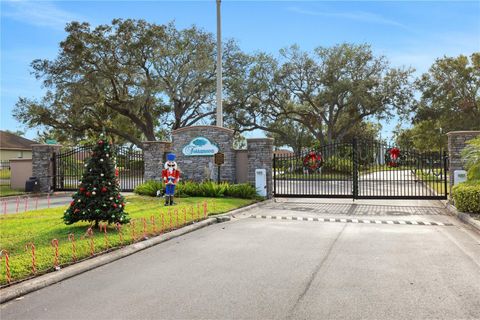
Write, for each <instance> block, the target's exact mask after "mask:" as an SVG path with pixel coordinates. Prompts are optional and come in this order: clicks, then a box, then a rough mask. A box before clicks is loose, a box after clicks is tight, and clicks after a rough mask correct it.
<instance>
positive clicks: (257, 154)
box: [247, 138, 273, 198]
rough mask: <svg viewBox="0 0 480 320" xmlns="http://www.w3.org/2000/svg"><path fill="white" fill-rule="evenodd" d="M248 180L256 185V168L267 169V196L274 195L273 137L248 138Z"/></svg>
mask: <svg viewBox="0 0 480 320" xmlns="http://www.w3.org/2000/svg"><path fill="white" fill-rule="evenodd" d="M247 152H248V182H249V183H251V184H253V185H255V170H256V169H266V171H267V198H271V197H272V187H273V185H272V182H273V181H272V166H273V139H271V138H260V139H247Z"/></svg>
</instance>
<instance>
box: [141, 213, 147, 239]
mask: <svg viewBox="0 0 480 320" xmlns="http://www.w3.org/2000/svg"><path fill="white" fill-rule="evenodd" d="M142 223H143V239H147V238H148V237H147V219H145V217H142Z"/></svg>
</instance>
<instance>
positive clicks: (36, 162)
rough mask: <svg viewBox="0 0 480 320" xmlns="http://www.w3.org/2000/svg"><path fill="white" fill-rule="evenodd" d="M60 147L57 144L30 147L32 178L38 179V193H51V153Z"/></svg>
mask: <svg viewBox="0 0 480 320" xmlns="http://www.w3.org/2000/svg"><path fill="white" fill-rule="evenodd" d="M61 147H62V146H61V145H58V144H33V145H32V176H33V177H37V178H38V183H39V189H40V192H50V191H53V188H54V185H53V176H54V174H55V173H54V172H53V153H54V152H55V153H58V152H59V151H60V148H61Z"/></svg>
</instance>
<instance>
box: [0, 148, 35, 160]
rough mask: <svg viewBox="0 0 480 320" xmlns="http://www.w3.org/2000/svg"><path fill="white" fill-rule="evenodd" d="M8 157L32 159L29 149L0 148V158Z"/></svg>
mask: <svg viewBox="0 0 480 320" xmlns="http://www.w3.org/2000/svg"><path fill="white" fill-rule="evenodd" d="M10 159H32V151H31V150H13V149H2V150H0V160H1V161H5V160H10Z"/></svg>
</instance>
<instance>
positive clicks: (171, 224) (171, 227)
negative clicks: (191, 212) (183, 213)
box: [168, 209, 173, 231]
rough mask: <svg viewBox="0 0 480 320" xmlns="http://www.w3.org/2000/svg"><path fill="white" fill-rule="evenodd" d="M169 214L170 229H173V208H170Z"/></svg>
mask: <svg viewBox="0 0 480 320" xmlns="http://www.w3.org/2000/svg"><path fill="white" fill-rule="evenodd" d="M168 216H169V217H170V231H172V230H173V215H172V210H170V209H168Z"/></svg>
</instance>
